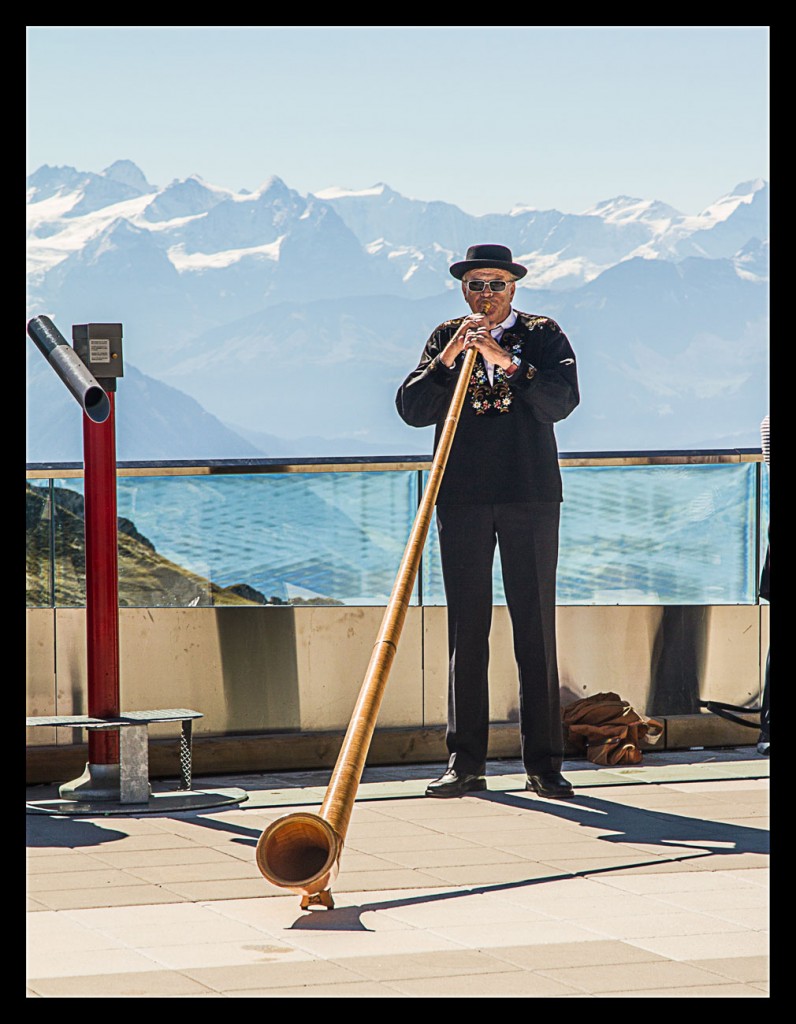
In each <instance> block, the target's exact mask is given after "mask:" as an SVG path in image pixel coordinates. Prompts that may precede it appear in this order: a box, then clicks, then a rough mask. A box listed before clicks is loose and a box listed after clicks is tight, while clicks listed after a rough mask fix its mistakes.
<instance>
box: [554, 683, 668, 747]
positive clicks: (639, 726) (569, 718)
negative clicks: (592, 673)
mask: <svg viewBox="0 0 796 1024" xmlns="http://www.w3.org/2000/svg"><path fill="white" fill-rule="evenodd" d="M561 720H562V722H563V725H564V729H565V730H566V734H567V737H568V739H569V741H570V742H571V743H572V745H573V746H574V747H575V748H576V749H577V750H579V751H580V752H581V753H583V754H585V755H586V757H587V758H588V760H589V761H593V762H594V763H595V764H602V765H616V764H639V763H640V761H641V754H642V751H641V742H642V740H646V741H647V743H656V742H657V741H658V740H659V739H660V737H661V736H662V735H663V722H659V721H658V720H657V719H656V718H647V716H646V715H641V714H639V713H638V711H636V710H634V708H632V707H631V706H630V704H629V703H628V702H627V701H626V700H622V698H621V697H620V696H619V694H618V693H595V694H592V696H591V697H584V698H583V699H582V700H576V701H575V702H574V704H569V705H568V706H567V707H565V708H564V709H563V711H562V713H561Z"/></svg>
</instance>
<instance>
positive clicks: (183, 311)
mask: <svg viewBox="0 0 796 1024" xmlns="http://www.w3.org/2000/svg"><path fill="white" fill-rule="evenodd" d="M27 211H28V241H27V258H28V294H27V308H26V319H27V318H29V317H31V316H34V315H39V314H47V315H49V316H51V317H52V319H53V321H54V322H55V324H56V326H58V327H59V329H60V330H61V332H62V333H63V334H64V336H65V337H66V338H67V340H71V327H72V325H73V324H78V323H102V322H113V323H122V325H123V330H124V343H123V344H124V359H125V368H126V372H125V377H124V378H123V379H122V380H120V381H119V384H118V393H117V454H118V457H119V458H120V459H122V460H123V459H168V458H196V459H202V458H236V457H254V456H257V455H261V456H271V455H274V456H282V455H285V456H290V455H293V456H296V457H299V456H307V455H318V456H322V455H329V454H336V455H359V454H378V453H381V454H413V453H414V454H425V453H428V452H429V451H430V449H431V434H430V431H429V430H424V431H417V430H412V429H411V428H408V427H406V426H405V425H404V424H402V423H401V421H400V420H399V419H398V416H397V413H396V412H395V407H394V401H393V400H394V394H395V390H396V388H397V387H398V385H399V384H400V382H401V380H402V379H403V377H404V376H405V375H406V374H407V373H408V372H409V371H410V370H411V369H412V368H413V367H414V365H415V364H416V362H417V359H418V357H419V355H420V351H421V349H422V346H423V344H424V342H425V340H426V338H427V337H428V335H429V333H430V332H431V330H432V329H433V328H434V326H435V325H436V324H437V323H439V322H440V321H441V320H444V319H447V318H448V317H451V316H457V315H460V314H461V313H462V312H464V311H465V307H464V304H463V300H462V298H461V294H460V292H459V288H458V283H457V282H456V281H455V280H454V279H453V278H452V277H451V276H450V274H449V272H448V267H449V266H450V264H451V262H453V261H454V260H456V259H461V258H463V256H464V253H465V251H466V249H467V247H468V246H469V245H471V244H473V243H474V242H479V241H499V242H501V243H503V244H505V245H508V246H509V247H510V248H511V249H512V251H513V253H514V258H515V259H516V260H517V261H518V262H520V263H522V264H524V265H525V266H527V267H528V274H527V277H525V278H524V279H523V280H522V281H521V282H520V284H519V286H518V289H517V295H516V298H515V305H516V306H517V307H518V308H519V309H523V310H525V311H528V312H535V313H543V314H546V315H549V316H552V317H554V318H555V319H556V320H558V322H559V323H560V324H561V326H562V328H563V329H564V330H565V332H566V333H567V334H568V335H569V337H570V340H571V341H572V344H573V346H574V348H575V351H576V353H577V354H578V357H579V363H580V377H581V388H582V404H581V406H580V407H579V409H578V410H576V411H575V413H573V414H572V416H571V417H570V418H569V420H567V421H565V422H564V423H562V424H560V425H559V427H558V428H557V434H558V437H559V445H560V447H561V448H562V450H570V451H575V450H578V451H604V450H616V449H622V450H624V449H643V448H656V449H662V448H669V449H671V448H678V449H679V448H699V447H735V446H738V447H750V446H752V447H754V446H757V445H758V444H759V436H758V425H759V422H760V420H761V418H762V416H763V415H764V414H765V412H766V411H767V402H768V223H769V211H768V186H767V184H766V183H765V182H764V181H762V180H756V181H751V182H746V183H743V184H740V185H737V186H736V187H735V188H733V189H732V191H731V192H729V193H727V194H726V195H724V196H721V197H720V198H718V199H717V200H716V202H714V203H712V204H711V205H710V206H709V207H708V208H707V209H706V210H704V211H702V212H701V213H699V214H698V215H685V214H682V213H680V212H678V211H677V210H675V209H673V208H672V207H671V206H668V205H666V204H665V203H663V202H661V201H658V200H643V199H639V198H632V197H628V196H617V197H615V198H613V199H608V200H606V201H604V202H601V203H598V204H597V205H596V206H595V207H593V208H592V209H590V210H586V211H584V212H583V213H580V214H565V213H560V212H558V211H555V210H538V209H535V208H532V207H529V206H517V207H515V208H514V209H512V210H510V211H509V212H507V213H503V214H501V213H496V214H489V215H486V216H480V217H476V216H472V215H470V214H467V213H465V212H463V211H462V210H460V209H459V208H458V207H456V206H454V205H452V204H449V203H445V202H421V201H419V200H414V199H409V198H406V197H404V196H402V195H400V194H399V193H397V192H395V191H394V190H393V189H391V188H390V187H389V186H388V185H386V184H378V185H375V186H374V187H372V188H369V189H363V190H359V191H356V190H348V189H342V188H329V189H325V190H323V191H320V192H318V193H315V194H309V195H306V196H305V195H301V194H300V193H298V192H297V191H295V190H293V189H291V188H290V187H289V186H288V185H287V184H285V182H283V181H282V180H281V179H280V178H278V177H275V176H272V177H270V178H268V179H267V180H266V181H265V182H264V183H263V185H262V186H261V187H260V188H258V189H256V190H255V191H253V192H246V191H242V192H235V191H233V190H230V189H227V188H223V187H220V186H217V185H211V184H208V183H207V182H205V181H203V180H202V179H201V178H200V177H199V176H191V177H189V178H187V179H185V180H181V181H173V182H172V183H171V184H169V185H167V186H165V187H163V188H160V187H157V186H154V185H152V184H150V183H149V182H148V181H147V179H146V177H145V175H144V174H143V173H142V171H141V170H140V169H139V168H138V167H136V166H135V164H133V163H131V162H130V161H127V160H120V161H117V162H116V163H114V164H112V165H111V166H110V167H108V168H107V169H106V170H104V171H103V172H102V173H95V172H90V171H89V172H86V171H78V170H76V169H74V168H71V167H49V166H43V167H41V168H39V169H38V170H37V171H36V172H35V173H34V174H32V175H30V177H29V178H28V180H27ZM27 346H28V448H27V458H28V461H79V460H80V459H81V458H82V433H81V430H82V427H81V416H80V413H79V410H78V408H77V407H76V405H75V402H74V399H72V398H71V396H70V395H68V394H67V393H66V389H65V388H64V386H63V384H62V383H61V382H60V381H59V380H58V379H57V377H56V375H55V374H54V373H53V371H52V369H51V368H50V367H49V366H48V365H47V364H46V361H45V360H44V359H42V357H41V354H40V353H38V352H37V350H36V349H35V346H33V344H32V342H30V340H28V341H27Z"/></svg>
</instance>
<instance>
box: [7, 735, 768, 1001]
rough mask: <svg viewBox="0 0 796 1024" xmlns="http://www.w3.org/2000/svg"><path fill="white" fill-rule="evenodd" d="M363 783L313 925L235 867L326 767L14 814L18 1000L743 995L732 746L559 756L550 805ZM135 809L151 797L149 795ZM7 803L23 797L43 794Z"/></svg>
mask: <svg viewBox="0 0 796 1024" xmlns="http://www.w3.org/2000/svg"><path fill="white" fill-rule="evenodd" d="M443 768H444V766H443V765H428V764H425V765H419V766H409V767H407V766H401V767H396V768H381V767H379V768H367V769H366V770H365V773H364V775H363V778H362V782H361V785H360V787H359V791H358V794H357V800H356V803H355V806H354V810H353V814H352V818H351V824H350V827H349V831H348V835H347V837H346V844H345V848H344V850H343V854H342V856H341V858H340V873H339V875H338V877H337V879H336V881H335V883H334V885H333V887H332V889H333V895H334V901H335V908H334V909H333V910H329V909H325V908H321V907H317V908H312V909H310V910H301V908H300V897H299V896H298V895H296V894H294V893H290V892H286V891H285V890H283V889H279V888H276V887H274V886H272V885H270V884H269V883H268V882H267V881H266V880H265V879H264V878H263V876H262V875H261V874H260V872H259V871H258V869H257V865H256V862H255V858H254V849H255V845H256V842H257V839H258V837H259V835H260V833H261V832H262V830H263V829H264V828H265V827H266V826H267V825H268V823H269V822H271V821H273V820H274V819H275V818H276V817H279V816H280V815H282V814H285V813H288V812H290V811H292V810H300V809H303V810H311V811H316V812H317V810H318V809H319V807H320V804H321V801H322V800H323V797H324V794H325V791H326V786H327V784H328V781H329V777H330V772H329V771H325V772H322V771H313V772H290V773H278V774H274V773H268V774H261V775H245V776H225V777H223V778H222V777H214V778H196V777H195V778H194V780H193V782H194V788H195V789H197V790H202V791H206V790H212V789H216V788H240V789H243V790H245V791H246V792H247V794H248V798H247V799H246V801H245V802H243V803H240V804H237V805H234V806H231V807H225V808H220V809H216V810H214V809H209V810H207V809H206V810H199V811H196V810H194V811H184V812H172V813H168V814H147V813H144V814H138V815H135V814H131V815H130V816H126V815H124V816H123V815H107V814H106V815H102V816H99V817H74V816H69V817H67V816H53V815H48V814H32V813H28V814H26V825H27V834H28V838H27V845H28V861H27V863H28V869H27V891H28V914H27V968H26V983H27V995H28V996H29V997H34V998H35V997H45V998H47V997H129V996H133V997H178V998H188V997H194V996H197V997H263V998H280V997H330V996H331V997H335V996H336V997H344V998H355V997H379V996H381V997H387V998H400V997H420V998H455V997H463V996H474V997H504V998H505V997H523V996H525V997H546V998H578V997H583V996H599V997H611V998H617V997H645V996H646V997H713V998H717V997H718V998H721V997H734V996H741V997H743V996H749V997H763V998H766V997H768V995H769V899H770V893H769V883H768V878H769V873H768V865H769V843H768V840H769V832H768V820H769V819H768V813H769V761H768V759H766V758H763V757H760V756H759V755H758V754H757V752H756V750H755V748H754V746H749V747H736V748H732V749H721V750H698V751H683V752H661V753H650V752H645V754H644V760H643V763H642V764H641V765H639V766H635V767H626V768H599V767H597V766H595V765H593V764H591V763H590V762H588V761H583V760H577V761H567V762H566V763H565V765H564V773H565V774H566V775H567V777H568V778H569V779H570V780H571V781H572V783H573V785H574V787H575V794H576V795H575V799H574V800H572V801H568V802H562V801H553V800H543V799H540V798H539V797H537V796H535V795H534V794H532V793H528V792H526V791H525V789H524V778H525V777H524V774H523V771H522V765H521V763H520V762H518V761H492V762H490V763H489V765H488V790H487V792H486V793H479V794H472V795H468V796H466V797H463V798H460V799H454V800H433V799H429V798H427V797H424V796H423V791H424V789H425V786H426V783H427V782H428V781H429V780H430V779H432V778H436V777H437V776H438V775H439V774H441V772H442V770H443ZM153 788H154V789H155V791H156V792H164V791H165V790H168V789H169V788H174V787H173V786H172V785H171V784H169V783H162V784H161V783H155V784H154V787H153ZM56 796H57V790H56V789H55V788H51V789H47V788H46V787H39V786H37V787H30V788H28V790H27V800H28V801H31V800H41V799H47V798H48V797H51V798H52V797H56Z"/></svg>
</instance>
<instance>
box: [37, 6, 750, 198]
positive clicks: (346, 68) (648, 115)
mask: <svg viewBox="0 0 796 1024" xmlns="http://www.w3.org/2000/svg"><path fill="white" fill-rule="evenodd" d="M499 10H500V11H501V12H502V11H504V10H505V9H504V8H500V9H499ZM769 36H770V32H769V27H768V26H765V25H762V26H724V27H722V26H706V27H698V26H683V27H678V26H660V27H649V26H642V27H633V26H609V27H604V26H585V27H574V28H567V27H555V26H523V25H520V26H508V27H500V28H494V29H493V28H488V27H479V28H477V29H468V28H449V27H439V28H435V27H431V26H417V27H410V26H395V27H368V26H359V27H357V26H353V27H348V26H346V27H337V26H317V27H312V26H310V27H308V28H301V27H290V26H274V27H268V26H251V27H246V26H242V27H237V26H232V27H225V26H194V27H190V26H176V27H174V28H167V27H159V26H154V27H146V26H129V27H124V26H119V27H103V26H96V27H95V26H88V27H85V26H83V27H71V26H57V25H56V26H28V28H27V157H26V169H27V173H30V172H32V171H34V170H36V169H37V168H38V167H40V166H41V165H42V164H50V165H52V166H60V165H69V166H73V167H76V168H77V169H78V170H82V171H97V172H99V171H101V170H103V169H104V168H105V167H107V166H108V165H109V164H111V163H113V162H114V161H115V160H120V159H129V160H133V161H134V162H135V163H136V164H138V166H139V167H140V168H141V170H142V171H143V172H144V174H145V175H146V177H147V178H148V180H149V181H150V182H151V183H152V184H154V185H159V186H164V185H167V184H168V183H169V182H170V181H172V180H173V179H175V178H185V177H187V176H188V175H190V174H199V175H200V176H201V177H202V178H203V179H204V180H205V181H207V182H210V183H212V184H217V185H221V186H225V187H228V188H233V189H243V188H246V189H250V190H251V189H255V188H257V186H258V185H259V184H261V183H262V182H263V181H264V180H266V179H267V178H268V177H270V176H271V175H273V174H276V175H278V176H279V177H280V178H282V179H283V180H284V181H285V182H286V184H287V185H289V186H290V187H291V188H294V189H296V190H298V191H299V192H301V193H302V194H306V193H307V192H313V191H319V190H321V189H323V188H327V187H329V186H333V185H337V186H342V187H346V188H353V189H359V188H367V187H369V186H371V185H373V184H375V183H377V182H380V181H383V182H386V183H387V184H389V185H390V186H391V187H392V188H394V189H396V190H397V191H398V192H401V193H402V194H403V195H406V196H409V197H412V198H415V199H422V200H435V199H439V200H445V201H447V202H452V203H455V204H456V205H458V206H460V207H461V208H462V209H464V210H466V211H467V212H468V213H472V214H484V213H505V212H507V211H508V210H509V209H511V207H512V206H514V205H515V204H517V203H521V204H525V205H529V206H534V207H538V208H540V209H557V210H560V211H563V212H568V213H578V212H581V211H583V210H585V209H587V208H588V207H589V206H591V205H593V204H594V203H596V202H599V201H600V200H603V199H609V198H611V197H613V196H615V195H620V194H625V195H631V196H638V197H640V198H644V199H660V200H662V201H664V202H667V203H670V204H671V205H673V206H675V207H676V208H677V209H679V210H680V211H681V212H682V213H698V212H699V211H700V210H702V209H703V208H704V207H705V206H707V205H708V204H709V203H711V202H712V201H713V200H715V199H717V198H718V197H719V196H721V195H723V194H725V193H726V192H729V191H730V190H731V189H732V188H733V187H734V186H735V185H736V184H738V183H739V182H742V181H747V180H749V179H752V178H758V177H762V178H765V179H767V180H768V177H769V71H770V69H769V43H770V38H769Z"/></svg>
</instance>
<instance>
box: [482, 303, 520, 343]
mask: <svg viewBox="0 0 796 1024" xmlns="http://www.w3.org/2000/svg"><path fill="white" fill-rule="evenodd" d="M516 322H517V310H516V309H515V308H514V307H513V306H512V307H511V309H510V310H509V315H508V316H507V317H506V319H505V320H504V321H503V322H502V323H499V324H498V325H497V326H496V327H493V328H492V329H491V330H490V332H489V333H490V334H492V335H493V336H494V335H496V334H497V332H498V331H499V332H500V333H501V334H502V333H503V332H504V331H507V330H508V329H509V327H513V326H514V324H516Z"/></svg>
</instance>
